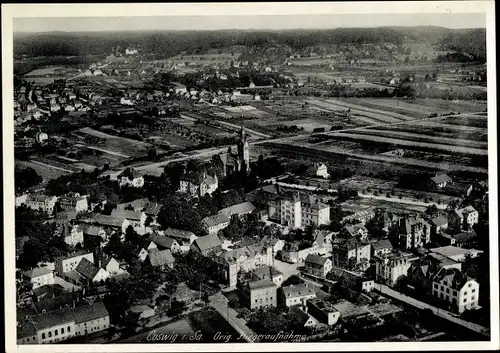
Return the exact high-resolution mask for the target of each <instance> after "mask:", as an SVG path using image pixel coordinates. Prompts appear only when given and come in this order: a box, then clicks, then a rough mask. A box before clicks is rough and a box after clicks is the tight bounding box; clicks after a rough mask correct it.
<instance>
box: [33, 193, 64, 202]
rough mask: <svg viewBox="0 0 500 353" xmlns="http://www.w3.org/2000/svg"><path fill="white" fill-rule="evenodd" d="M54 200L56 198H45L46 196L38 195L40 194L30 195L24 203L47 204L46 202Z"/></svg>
mask: <svg viewBox="0 0 500 353" xmlns="http://www.w3.org/2000/svg"><path fill="white" fill-rule="evenodd" d="M54 198H55V199H57V197H55V196H47V195H40V194H37V195H33V194H30V195H28V197H27V198H26V201H27V202H28V201H34V202H48V201H53V200H54Z"/></svg>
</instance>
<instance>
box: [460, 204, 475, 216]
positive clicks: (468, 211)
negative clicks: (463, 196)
mask: <svg viewBox="0 0 500 353" xmlns="http://www.w3.org/2000/svg"><path fill="white" fill-rule="evenodd" d="M457 211H460V212H462V214H467V213H473V212H477V211H476V209H475V208H474V207H472V206H467V207H464V208H461V209H459V210H457Z"/></svg>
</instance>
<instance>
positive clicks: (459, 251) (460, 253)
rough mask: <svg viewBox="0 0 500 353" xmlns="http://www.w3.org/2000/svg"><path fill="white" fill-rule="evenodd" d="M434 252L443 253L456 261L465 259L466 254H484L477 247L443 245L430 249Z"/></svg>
mask: <svg viewBox="0 0 500 353" xmlns="http://www.w3.org/2000/svg"><path fill="white" fill-rule="evenodd" d="M430 250H431V252H432V253H435V254H439V255H442V256H444V257H447V258H449V259H452V260H454V261H458V262H462V261H464V260H465V257H466V255H470V256H471V257H473V258H474V257H476V256H478V255H479V254H482V251H481V250H475V249H464V248H459V247H457V246H451V245H449V246H442V247H439V248H433V249H430Z"/></svg>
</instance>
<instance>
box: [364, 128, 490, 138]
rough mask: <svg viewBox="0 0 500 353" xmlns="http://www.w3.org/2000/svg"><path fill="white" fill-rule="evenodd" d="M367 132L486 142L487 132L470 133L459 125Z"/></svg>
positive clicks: (474, 131) (476, 131)
mask: <svg viewBox="0 0 500 353" xmlns="http://www.w3.org/2000/svg"><path fill="white" fill-rule="evenodd" d="M368 130H383V131H400V132H407V133H411V134H417V135H421V136H433V137H446V138H458V139H463V140H471V141H483V142H487V141H488V132H487V131H486V130H483V129H481V130H473V131H470V130H469V129H467V128H466V127H464V126H459V125H446V126H444V125H423V124H420V125H417V124H414V125H391V126H379V127H373V128H372V127H370V128H368Z"/></svg>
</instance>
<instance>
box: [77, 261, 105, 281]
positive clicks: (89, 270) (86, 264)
mask: <svg viewBox="0 0 500 353" xmlns="http://www.w3.org/2000/svg"><path fill="white" fill-rule="evenodd" d="M75 271H76V272H78V273H79V274H81V275H82V276H83V277H85V278H87V279H91V280H92V279H94V277H95V276H96V275H97V273H98V272H99V267H97V266H95V265H94V263H93V262H90V261H89V260H87V258H85V257H84V258H83V259H81V260H80V262H79V263H78V266H76V269H75Z"/></svg>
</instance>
